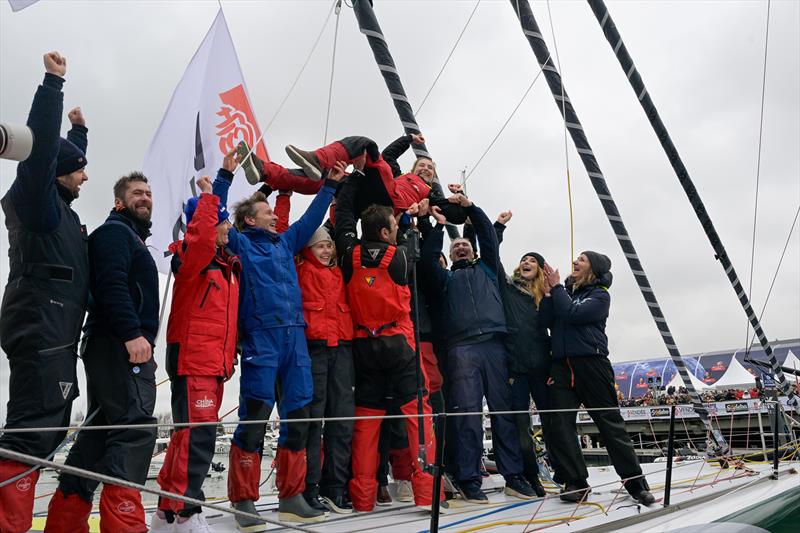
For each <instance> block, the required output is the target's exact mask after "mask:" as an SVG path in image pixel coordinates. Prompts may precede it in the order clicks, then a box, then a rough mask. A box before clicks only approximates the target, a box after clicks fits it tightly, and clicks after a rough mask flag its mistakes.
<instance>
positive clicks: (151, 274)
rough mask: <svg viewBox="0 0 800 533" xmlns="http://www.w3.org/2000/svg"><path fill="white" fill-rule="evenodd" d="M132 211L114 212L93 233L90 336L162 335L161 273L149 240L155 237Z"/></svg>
mask: <svg viewBox="0 0 800 533" xmlns="http://www.w3.org/2000/svg"><path fill="white" fill-rule="evenodd" d="M149 228H150V226H149V224H143V223H141V222H140V221H139V220H138V219H136V218H135V217H133V216H132V215H130V214H129V213H128V212H127V211H126V210H123V211H119V212H118V211H112V212H111V214H110V215H109V216H108V218H106V221H105V222H104V223H103V225H101V226H100V227H99V228H97V229H96V230H94V231H93V232H92V234H91V235H89V275H90V278H89V290H90V295H91V297H90V299H89V317H88V318H87V319H86V326H85V327H84V331H85V332H86V335H87V336H91V335H95V334H97V335H109V334H110V335H112V336H113V337H116V338H117V339H119V340H121V341H123V342H125V341H129V340H132V339H135V338H137V337H139V336H144V338H146V339H147V340H148V341H150V344H152V345H155V341H156V333H157V332H158V270H157V268H156V263H155V261H153V257H152V256H151V255H150V251H149V250H148V249H147V246H146V245H145V243H144V241H145V239H147V237H149V236H150V231H149Z"/></svg>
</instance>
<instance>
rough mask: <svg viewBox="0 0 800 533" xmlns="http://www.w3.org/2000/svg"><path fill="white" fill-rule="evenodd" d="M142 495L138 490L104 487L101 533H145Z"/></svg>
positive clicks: (101, 501)
mask: <svg viewBox="0 0 800 533" xmlns="http://www.w3.org/2000/svg"><path fill="white" fill-rule="evenodd" d="M146 531H147V524H146V523H145V521H144V507H142V495H141V493H140V492H139V491H138V490H134V489H129V488H126V487H119V486H117V485H103V492H101V493H100V533H145V532H146Z"/></svg>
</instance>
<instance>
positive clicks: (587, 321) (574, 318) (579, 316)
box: [550, 272, 613, 359]
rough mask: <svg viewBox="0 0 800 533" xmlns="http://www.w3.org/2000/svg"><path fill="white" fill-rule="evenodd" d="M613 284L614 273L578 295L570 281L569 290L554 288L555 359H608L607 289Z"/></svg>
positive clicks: (608, 273) (603, 277) (581, 288)
mask: <svg viewBox="0 0 800 533" xmlns="http://www.w3.org/2000/svg"><path fill="white" fill-rule="evenodd" d="M612 281H613V276H612V275H611V272H607V273H605V274H603V275H602V276H601V277H600V278H599V279H597V280H595V281H594V282H593V283H591V284H589V285H585V286H583V287H580V288H578V289H577V290H575V291H573V289H572V284H571V283H570V280H569V279H567V286H566V287H564V285H561V284H559V285H556V286H555V287H553V289H552V290H551V291H550V295H551V298H552V300H553V315H554V317H553V321H552V324H551V327H550V331H551V337H552V347H553V357H555V358H561V359H563V358H565V357H589V356H600V357H606V356H608V337H606V319H607V318H608V312H609V308H610V307H611V295H610V294H609V292H608V288H609V287H610V286H611V282H612Z"/></svg>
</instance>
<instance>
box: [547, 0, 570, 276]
mask: <svg viewBox="0 0 800 533" xmlns="http://www.w3.org/2000/svg"><path fill="white" fill-rule="evenodd" d="M547 18H548V19H549V20H550V33H551V34H552V35H553V48H554V49H555V53H556V64H557V65H558V71H559V72H561V77H562V78H563V77H564V70H563V69H562V68H561V59H560V57H559V55H558V39H556V28H555V26H554V25H553V14H552V12H551V11H550V0H547ZM565 107H566V102H565V98H564V85H563V84H562V85H561V116H562V118H563V122H564V161H565V164H566V169H567V202H568V203H569V263H571V262H572V260H573V259H574V258H575V219H574V216H573V215H574V211H573V209H572V180H571V179H570V172H569V144H568V142H567V137H568V130H567V119H566V118H565V117H566V116H567V114H566V112H565Z"/></svg>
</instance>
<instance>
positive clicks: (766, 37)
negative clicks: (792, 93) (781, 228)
mask: <svg viewBox="0 0 800 533" xmlns="http://www.w3.org/2000/svg"><path fill="white" fill-rule="evenodd" d="M771 4H772V1H771V0H767V23H766V30H765V35H764V66H763V69H762V73H761V114H760V117H759V123H758V158H757V162H756V195H755V202H754V205H753V242H752V244H751V246H750V286H749V288H748V289H747V293H748V294H750V295H751V297H752V294H753V267H754V266H755V261H756V224H757V222H758V190H759V182H760V180H761V146H762V143H761V141H762V139H763V136H764V95H765V94H766V89H767V53H768V51H769V9H770V5H771ZM744 340H745V345H744V349H745V355H747V354H749V353H750V342H751V341H750V320H749V319H748V320H746V321H745V326H744Z"/></svg>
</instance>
